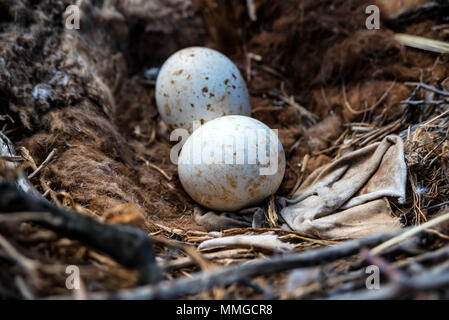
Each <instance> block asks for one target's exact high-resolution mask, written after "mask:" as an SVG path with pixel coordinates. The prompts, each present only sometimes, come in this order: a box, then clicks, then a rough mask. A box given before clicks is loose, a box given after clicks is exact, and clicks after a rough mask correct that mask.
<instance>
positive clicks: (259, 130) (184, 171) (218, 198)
mask: <svg viewBox="0 0 449 320" xmlns="http://www.w3.org/2000/svg"><path fill="white" fill-rule="evenodd" d="M284 172H285V154H284V150H283V148H282V144H281V142H280V141H279V139H278V137H277V135H276V133H275V132H274V131H273V130H271V129H270V128H269V127H267V126H266V125H265V124H263V123H262V122H260V121H258V120H255V119H253V118H250V117H246V116H239V115H237V116H225V117H221V118H218V119H215V120H211V121H209V122H207V123H206V124H204V125H203V126H201V127H200V128H198V129H196V130H195V131H194V132H193V133H192V135H191V136H190V137H189V138H188V139H187V141H186V142H185V144H184V146H183V147H182V150H181V153H180V156H179V159H178V174H179V178H180V180H181V183H182V185H183V187H184V190H185V191H186V192H187V193H188V194H189V195H190V196H191V197H192V198H193V199H194V200H195V201H196V202H198V203H199V204H201V205H203V206H205V207H207V208H210V209H213V210H219V211H236V210H239V209H242V208H245V207H248V206H250V205H255V204H258V203H259V202H261V201H262V200H264V199H265V198H267V197H268V196H270V195H272V194H274V193H275V192H276V191H277V189H278V188H279V186H280V184H281V182H282V179H283V177H284Z"/></svg>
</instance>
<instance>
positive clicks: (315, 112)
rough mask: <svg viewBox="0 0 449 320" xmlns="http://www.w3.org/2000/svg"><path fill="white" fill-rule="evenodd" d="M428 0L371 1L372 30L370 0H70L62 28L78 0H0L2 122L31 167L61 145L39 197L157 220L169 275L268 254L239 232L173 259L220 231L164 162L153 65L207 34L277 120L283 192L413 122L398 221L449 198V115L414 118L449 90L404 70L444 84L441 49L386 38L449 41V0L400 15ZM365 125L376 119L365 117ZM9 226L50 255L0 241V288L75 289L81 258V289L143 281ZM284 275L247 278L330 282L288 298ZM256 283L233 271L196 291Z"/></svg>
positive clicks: (96, 256)
mask: <svg viewBox="0 0 449 320" xmlns="http://www.w3.org/2000/svg"><path fill="white" fill-rule="evenodd" d="M425 2H427V1H393V0H391V1H380V0H379V1H378V2H377V4H378V5H379V6H380V8H381V13H382V18H381V28H380V29H379V30H367V29H366V27H365V21H366V19H367V14H366V12H365V9H366V7H367V6H368V5H369V4H371V3H372V1H367V0H319V1H317V0H286V1H266V0H255V1H252V2H251V1H250V3H253V4H254V6H255V7H254V8H255V12H256V17H255V19H254V20H251V18H250V15H249V11H248V7H247V5H246V3H245V1H237V0H232V1H225V0H218V1H212V0H189V1H184V0H153V1H144V0H138V1H135V0H134V1H131V0H124V1H115V0H92V1H78V2H77V5H79V7H80V9H81V14H82V15H81V22H80V29H79V30H69V29H67V28H65V27H64V12H65V10H66V8H67V6H68V5H70V4H73V3H72V2H71V1H68V0H63V1H60V0H39V1H35V0H0V43H1V45H0V126H1V127H0V129H1V130H2V132H3V133H4V134H5V135H7V136H8V137H9V138H10V139H11V140H12V142H13V143H14V144H15V146H16V148H17V150H18V153H19V154H20V155H21V156H22V157H23V158H24V159H26V161H25V162H24V165H23V166H22V167H23V169H24V170H25V172H26V173H27V174H31V173H32V172H33V171H35V170H36V169H37V167H38V166H39V165H40V164H42V163H43V162H44V161H45V160H46V159H47V158H48V156H49V154H52V151H53V150H55V151H54V153H53V154H52V157H51V158H50V159H48V160H49V161H47V162H46V165H45V166H44V167H43V168H41V169H40V170H39V171H38V172H37V174H35V175H33V177H32V178H31V182H32V183H33V185H34V186H35V187H36V188H37V189H38V191H40V192H41V193H42V194H45V196H46V197H47V199H49V200H50V201H52V202H54V203H56V204H57V205H59V206H62V207H66V208H70V209H74V210H76V211H78V212H81V213H83V214H85V215H88V216H90V217H93V218H94V219H96V220H98V221H102V222H105V223H110V224H119V223H126V224H130V225H133V226H135V227H137V228H140V229H142V230H144V231H145V232H147V233H148V234H149V235H150V236H152V237H153V238H154V239H155V243H156V245H155V247H156V253H157V259H158V260H157V261H159V262H161V263H163V262H164V263H167V261H168V263H171V267H170V270H169V271H166V277H168V279H175V278H180V277H184V276H186V275H188V274H190V273H193V272H196V271H198V270H204V269H216V268H218V267H220V266H224V265H232V264H236V263H243V262H246V261H250V260H253V259H255V258H258V257H264V256H267V255H271V254H272V253H271V252H266V251H264V250H258V249H254V248H240V249H235V250H237V251H235V252H233V253H232V255H231V254H230V255H227V256H223V257H221V258H220V257H218V258H217V257H215V258H207V259H206V258H205V257H204V256H202V257H200V258H198V256H195V254H193V255H194V256H195V257H196V258H197V259H196V260H195V259H194V261H196V263H193V264H188V263H185V265H183V264H182V263H181V262H183V261H181V260H179V259H182V258H183V257H184V260H185V259H188V258H186V257H190V256H191V255H192V253H191V252H189V249H186V247H187V248H192V245H197V244H199V243H200V242H201V241H202V240H204V239H208V238H209V237H210V235H209V234H208V233H207V232H206V230H205V229H204V228H202V227H201V226H199V225H198V224H197V223H196V222H195V221H194V220H193V211H194V208H195V206H196V204H195V203H194V201H193V200H192V199H191V198H190V197H189V196H188V195H187V194H186V193H185V192H184V190H183V189H182V186H181V183H180V181H179V178H178V176H177V167H176V165H174V164H172V163H171V162H170V157H169V154H170V148H171V146H172V145H173V144H174V143H173V142H170V141H169V134H170V131H169V129H168V128H167V126H166V125H165V124H164V123H163V122H162V120H161V119H160V117H159V115H158V112H157V107H156V103H155V99H154V91H155V90H154V84H155V83H154V80H155V79H154V78H151V77H150V76H148V70H150V69H151V68H158V67H160V66H161V64H162V63H163V62H164V61H165V60H166V59H167V57H168V56H169V55H170V54H171V53H173V52H175V51H176V50H179V49H181V48H184V47H187V46H194V45H200V46H207V47H211V48H215V49H217V50H219V51H221V52H223V53H225V54H226V55H227V56H228V57H230V59H231V60H232V61H234V62H235V63H236V64H237V66H238V67H239V68H240V70H241V73H242V75H243V76H244V78H245V79H246V81H247V85H248V89H249V93H250V96H251V105H252V110H253V111H252V112H253V113H252V116H253V117H254V118H256V119H258V120H260V121H262V122H264V123H265V124H267V125H268V126H270V127H271V128H273V129H278V130H279V137H280V139H281V142H282V144H283V147H284V150H285V151H286V156H287V167H286V173H285V177H284V181H283V182H282V184H281V187H280V189H279V191H278V193H277V195H279V196H285V197H288V196H289V195H291V194H292V193H293V192H294V191H295V190H296V189H297V187H298V185H299V184H300V183H301V181H304V179H305V178H306V177H307V176H308V175H309V174H310V173H312V172H313V171H314V170H315V169H316V168H318V167H320V166H321V165H324V164H327V163H330V162H331V161H332V160H333V159H336V158H338V157H340V156H341V155H342V154H344V153H346V152H348V151H351V150H356V149H357V148H359V147H361V146H363V141H364V140H365V139H366V138H367V137H370V136H369V135H364V134H366V132H374V131H375V130H377V131H376V132H378V131H379V130H383V129H385V130H384V131H382V132H384V133H385V134H384V133H379V134H378V135H377V136H374V137H372V139H371V138H370V142H376V141H380V140H382V138H383V137H384V136H385V135H386V134H400V133H405V136H406V138H404V144H405V159H406V163H407V166H408V179H407V201H406V202H405V203H404V204H399V203H397V202H396V201H395V200H394V199H389V201H390V205H391V207H392V209H393V212H394V215H395V216H396V217H400V219H401V222H402V223H403V225H404V226H409V225H417V224H421V223H423V222H425V221H428V220H430V219H432V218H434V217H436V216H438V215H440V214H442V213H443V210H445V207H444V206H439V205H440V204H442V203H445V202H447V201H448V198H449V178H448V177H449V154H448V148H449V144H448V139H447V137H448V125H447V122H446V124H445V126H443V128H441V127H426V128H424V129H422V130H417V131H413V130H412V131H411V129H412V128H414V126H415V125H417V124H422V123H425V122H426V121H429V120H431V119H433V118H435V117H436V116H438V115H440V114H443V113H444V111H445V110H447V104H448V102H447V96H446V97H445V96H444V95H441V99H442V100H443V102H440V103H432V102H431V101H432V100H441V99H439V98H438V96H437V94H436V93H435V92H433V93H432V92H429V91H426V90H424V89H422V88H419V87H416V86H413V85H410V83H422V84H427V85H429V86H432V87H434V88H438V89H439V90H440V91H441V92H446V93H447V91H449V55H448V54H447V53H446V54H440V53H435V52H430V51H428V50H421V49H416V48H410V47H406V46H404V45H402V44H400V43H399V42H398V41H396V40H395V37H394V36H395V34H398V33H405V34H410V35H415V36H421V37H425V38H429V39H434V40H440V41H448V40H449V27H448V23H449V22H448V21H447V17H448V16H449V14H447V13H448V10H449V9H448V6H447V5H444V4H441V6H442V9H441V8H440V9H439V10H438V11H436V12H437V13H435V12H432V11H431V13H428V12H427V11H422V12H421V13H419V12H418V13H417V14H408V15H407V14H404V12H406V13H407V12H409V11H406V10H407V9H409V10H413V8H416V7H417V6H419V5H421V4H422V3H425ZM433 2H434V3H437V4H438V3H439V1H433ZM398 3H401V5H399V4H398ZM441 3H443V2H441ZM407 6H409V7H410V8H412V9H410V8H408V7H407ZM444 99H446V100H444ZM406 100H407V101H420V100H423V101H424V102H422V103H421V104H414V103H404V101H406ZM443 115H444V114H443ZM445 117H447V114H446V116H445ZM361 126H362V127H366V128H369V130H368V131H366V130H365V131H363V132H361V131H357V128H360V127H361ZM407 132H408V134H407ZM349 140H350V141H351V143H346V144H345V143H344V141H349ZM268 205H269V202H268V200H267V203H266V204H264V207H265V208H266V207H268ZM429 208H432V209H431V210H429ZM0 211H1V210H0ZM274 229H275V228H273V230H274ZM276 230H278V229H276ZM245 231H248V230H244V229H241V230H239V229H232V230H225V231H223V234H224V235H226V234H227V235H230V234H241V233H244V232H245ZM252 231H254V230H252ZM434 231H435V233H429V234H427V235H426V237H424V238H422V239H421V242H422V243H420V244H419V245H417V248H416V250H418V251H419V252H425V251H426V250H434V249H438V248H440V247H443V246H444V245H445V244H446V243H447V240H448V239H449V238H448V233H447V232H448V231H449V230H448V229H447V228H446V226H441V227H439V228H437V229H435V230H434ZM254 232H258V231H254ZM276 232H280V231H276ZM282 234H283V236H285V237H290V238H291V239H292V241H294V242H295V244H296V245H297V247H296V249H295V251H305V250H310V249H313V248H319V247H324V246H327V245H329V244H331V242H327V241H320V239H315V241H309V240H304V239H299V238H295V239H293V238H294V236H293V235H292V234H290V235H289V234H285V233H282ZM0 235H2V236H3V237H4V238H5V239H7V240H8V242H9V243H11V244H12V245H13V246H14V247H15V248H16V250H17V251H19V252H20V254H21V255H23V256H25V257H28V258H29V259H32V260H33V261H38V262H39V263H40V264H42V265H45V266H46V268H43V269H42V270H40V271H39V273H38V274H34V275H30V274H29V272H27V271H26V270H25V271H24V270H23V268H22V267H21V266H20V264H17V263H16V262H14V261H11V259H8V258H3V254H2V251H1V250H0V270H1V272H0V297H4V298H11V297H13V298H23V297H32V298H36V297H47V296H56V295H70V294H71V293H70V292H69V291H68V290H67V289H66V287H65V285H64V283H65V279H66V274H65V272H64V270H65V266H66V265H68V264H71V265H79V266H80V267H81V274H82V280H83V285H84V286H85V290H86V291H88V292H94V291H111V290H118V289H124V288H131V287H134V286H136V285H137V281H138V280H137V278H138V277H137V273H136V271H135V270H130V269H126V268H124V267H123V266H121V265H119V264H118V263H117V262H115V261H114V260H113V259H111V258H109V257H107V256H106V255H104V254H102V253H100V252H98V251H96V250H94V249H92V248H90V247H87V246H85V245H84V244H83V243H81V242H79V241H75V240H70V239H69V238H67V237H64V236H62V235H60V234H57V233H55V232H53V231H50V230H47V229H45V228H43V227H40V226H36V225H34V224H30V223H3V222H1V220H0ZM167 241H171V242H170V244H167ZM2 246H3V244H2ZM239 250H240V251H239ZM186 252H187V253H186ZM213 253H214V251H206V252H205V255H206V256H207V255H209V256H210V257H212V256H213ZM410 254H411V253H410V252H407V253H406V252H400V253H397V254H394V255H393V256H394V257H392V258H391V259H392V260H395V261H396V260H400V259H402V258H405V257H407V256H409V255H410ZM174 261H176V263H178V265H177V264H176V263H174ZM198 261H200V262H201V261H202V262H203V263H198ZM354 261H357V257H351V258H348V259H343V260H339V261H337V262H335V263H334V264H332V266H325V267H323V270H321V271H322V272H323V273H327V272H330V271H329V270H330V269H332V270H333V271H332V272H342V273H345V272H347V271H348V270H350V269H351V265H352V266H353V265H354ZM49 266H53V268H50V267H49ZM287 278H288V274H287V273H276V274H273V275H271V276H265V277H258V278H256V280H255V282H256V283H257V284H258V286H260V287H267V286H271V287H273V288H274V289H273V292H274V293H273V295H274V297H278V298H304V297H305V298H313V297H316V296H319V295H320V294H322V292H323V291H324V292H326V290H327V291H328V292H331V289H332V288H333V287H332V285H330V284H327V286H329V287H328V288H327V289H326V287H324V288H323V287H320V289H319V290H318V289H316V290H314V289H313V286H312V287H308V288H306V289H304V290H305V291H301V293H297V292H296V293H294V294H292V296H285V295H283V294H282V292H283V290H282V288H284V286H285V285H286V281H287V280H286V279H287ZM444 292H445V293H442V294H443V296H444V294H445V295H446V297H447V294H448V291H447V289H446V291H444ZM263 294H264V293H263V292H262V293H261V292H259V291H258V290H256V289H254V288H251V287H248V286H245V285H241V284H233V285H231V286H229V287H227V288H225V289H220V290H219V289H214V290H210V291H204V292H201V293H199V294H198V295H192V296H189V297H198V296H199V297H201V298H214V299H221V298H232V299H233V298H260V297H262V296H263Z"/></svg>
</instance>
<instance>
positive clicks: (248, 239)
mask: <svg viewBox="0 0 449 320" xmlns="http://www.w3.org/2000/svg"><path fill="white" fill-rule="evenodd" d="M229 246H247V247H255V248H260V249H265V250H271V251H276V252H285V251H291V250H293V249H294V248H295V245H294V244H291V243H285V242H282V241H280V240H279V239H278V237H277V236H276V235H275V234H274V232H266V233H262V234H256V235H254V234H242V235H235V236H229V237H223V238H217V239H211V240H206V241H204V242H202V243H201V244H200V245H199V246H198V250H203V249H209V248H216V247H229Z"/></svg>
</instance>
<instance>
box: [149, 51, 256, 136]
mask: <svg viewBox="0 0 449 320" xmlns="http://www.w3.org/2000/svg"><path fill="white" fill-rule="evenodd" d="M156 103H157V107H158V110H159V114H160V115H161V117H162V119H163V120H164V121H165V122H166V123H167V124H168V125H170V126H171V127H172V128H184V129H188V130H191V129H192V122H193V121H198V122H200V123H205V122H207V121H210V120H212V119H215V118H218V117H222V116H226V115H247V116H249V115H250V114H251V106H250V101H249V94H248V89H247V87H246V83H245V81H244V79H243V77H242V75H241V74H240V71H239V69H238V68H237V66H236V65H235V64H234V63H233V62H232V61H231V60H229V59H228V58H227V57H226V56H224V55H223V54H221V53H220V52H218V51H216V50H213V49H209V48H203V47H191V48H186V49H182V50H180V51H178V52H176V53H174V54H173V55H171V56H170V57H169V58H168V60H167V61H166V62H165V63H164V64H163V66H162V68H161V70H160V72H159V74H158V77H157V80H156Z"/></svg>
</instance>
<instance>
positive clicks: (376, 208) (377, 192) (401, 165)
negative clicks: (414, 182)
mask: <svg viewBox="0 0 449 320" xmlns="http://www.w3.org/2000/svg"><path fill="white" fill-rule="evenodd" d="M406 179H407V167H406V164H405V160H404V147H403V142H402V139H401V138H399V137H398V136H395V135H390V136H388V137H386V138H384V139H383V140H382V141H381V142H378V143H374V144H372V145H370V146H367V147H365V148H362V149H360V150H357V151H354V152H351V153H348V154H346V155H344V156H342V157H341V158H340V159H337V160H336V161H334V162H332V163H331V164H329V165H326V166H324V167H321V168H318V169H317V170H315V171H314V172H313V173H312V174H311V175H310V176H309V177H308V178H307V180H306V181H305V182H304V184H303V186H301V188H300V189H299V190H298V191H297V192H296V193H295V195H294V196H295V199H293V200H287V201H286V204H287V206H286V207H285V208H283V209H282V210H281V216H282V217H283V218H284V220H285V221H286V223H287V224H288V226H289V227H290V228H291V229H292V230H295V231H297V232H301V233H305V234H309V235H314V236H319V237H320V238H323V239H347V238H361V237H366V236H368V235H371V234H374V233H378V232H386V231H390V230H395V229H398V228H400V223H399V222H398V219H396V218H393V217H392V216H391V208H390V207H389V205H388V201H387V200H382V198H384V197H398V198H399V202H404V201H405V185H406ZM341 210H343V211H341Z"/></svg>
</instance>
